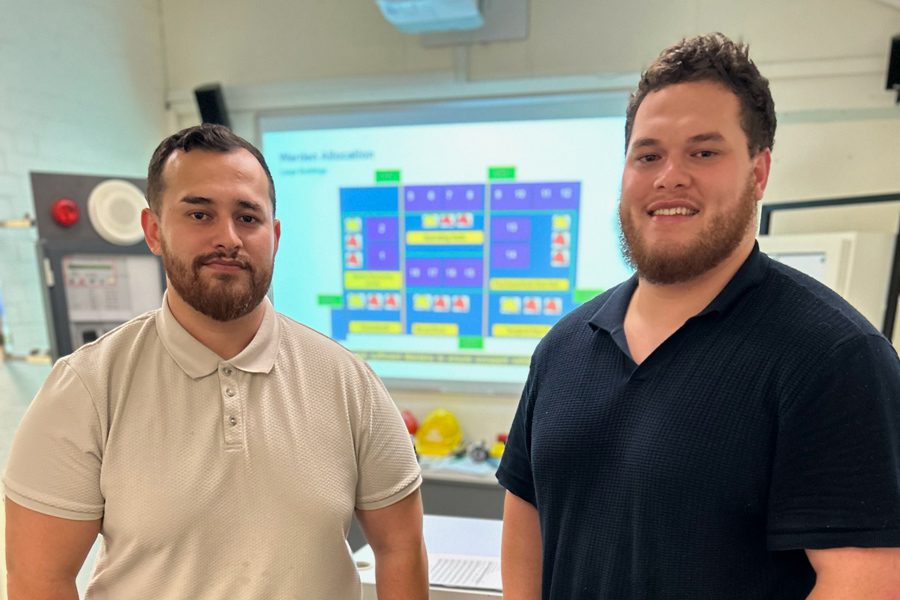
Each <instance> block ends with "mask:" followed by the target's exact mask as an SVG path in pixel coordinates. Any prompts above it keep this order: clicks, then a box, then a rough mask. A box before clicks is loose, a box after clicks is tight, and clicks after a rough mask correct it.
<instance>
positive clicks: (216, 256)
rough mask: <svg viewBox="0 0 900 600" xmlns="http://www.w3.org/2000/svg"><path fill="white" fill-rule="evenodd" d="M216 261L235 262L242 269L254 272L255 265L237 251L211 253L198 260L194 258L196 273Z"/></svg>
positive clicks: (201, 256)
mask: <svg viewBox="0 0 900 600" xmlns="http://www.w3.org/2000/svg"><path fill="white" fill-rule="evenodd" d="M214 260H228V261H231V262H234V263H235V264H237V266H239V267H241V268H242V269H246V270H248V271H251V272H252V271H254V268H253V265H252V264H251V263H250V261H249V260H247V259H246V258H244V257H242V256H240V255H239V254H238V251H237V250H235V251H233V252H210V253H209V254H202V255H200V256H197V257H196V258H194V264H193V267H194V271H198V270H199V269H200V267H202V266H203V265H205V264H206V263H208V262H211V261H214Z"/></svg>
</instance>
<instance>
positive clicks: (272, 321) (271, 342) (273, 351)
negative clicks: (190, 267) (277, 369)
mask: <svg viewBox="0 0 900 600" xmlns="http://www.w3.org/2000/svg"><path fill="white" fill-rule="evenodd" d="M262 304H263V306H264V308H265V312H264V314H263V320H262V323H260V326H259V330H258V331H257V332H256V335H254V336H253V339H252V340H250V343H249V344H247V347H246V348H244V349H243V350H241V352H240V353H239V354H238V355H237V356H235V357H234V358H232V359H231V360H228V361H225V360H224V359H223V358H222V357H221V356H219V355H218V354H216V353H215V352H213V351H212V350H210V349H209V348H207V347H206V346H204V345H203V344H202V343H200V341H199V340H197V338H195V337H194V336H192V335H191V334H190V333H188V332H187V330H186V329H185V328H184V327H182V326H181V323H179V322H178V320H177V319H175V315H173V314H172V310H171V309H170V308H169V302H168V292H167V293H166V294H164V295H163V302H162V308H161V309H160V310H159V313H158V317H157V319H156V331H157V333H158V334H159V338H160V340H161V341H162V344H163V347H165V349H166V351H167V352H168V353H169V355H170V356H171V357H172V360H174V361H175V362H176V363H177V364H178V366H179V367H181V369H182V370H183V371H184V372H185V373H186V374H187V375H188V376H189V377H191V378H192V379H199V378H201V377H205V376H207V375H209V374H211V373H213V372H214V371H216V369H218V368H219V365H221V364H222V363H223V362H227V363H228V364H230V365H231V366H233V367H235V368H236V369H239V370H241V371H246V372H248V373H268V372H269V371H271V370H272V367H273V366H274V365H275V357H276V355H277V353H278V339H279V326H278V319H277V318H276V314H275V309H274V308H273V307H272V303H271V302H269V299H268V298H263V301H262Z"/></svg>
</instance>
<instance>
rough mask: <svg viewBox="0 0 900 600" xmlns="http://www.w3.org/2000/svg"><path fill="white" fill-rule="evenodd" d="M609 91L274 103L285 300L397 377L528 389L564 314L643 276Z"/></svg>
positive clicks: (430, 385) (276, 285) (280, 277)
mask: <svg viewBox="0 0 900 600" xmlns="http://www.w3.org/2000/svg"><path fill="white" fill-rule="evenodd" d="M608 105H609V100H608V99H604V98H600V97H598V96H596V95H589V94H580V95H569V96H563V97H560V96H548V97H536V98H516V99H508V100H465V101H457V102H446V103H431V104H421V105H410V106H404V107H397V106H392V107H383V108H371V109H365V110H354V111H352V112H349V111H333V112H329V113H319V114H311V115H294V116H289V117H277V116H276V117H263V118H262V119H261V120H260V131H261V138H262V148H263V153H264V155H265V157H266V160H267V161H268V163H269V166H270V168H271V171H272V175H273V178H274V180H275V189H276V191H277V196H278V208H277V217H278V218H279V219H280V220H281V223H282V235H281V243H280V247H279V250H278V255H277V258H276V266H275V273H274V278H273V284H272V285H273V298H274V303H275V306H276V307H277V308H278V310H280V311H281V312H283V313H285V314H286V315H288V316H290V317H292V318H293V319H295V320H297V321H299V322H301V323H304V324H306V325H308V326H310V327H312V328H314V329H317V330H318V331H320V332H322V333H324V334H325V335H328V336H330V337H332V338H333V339H335V340H337V341H338V342H340V343H341V344H343V345H344V346H345V347H347V348H348V349H350V350H351V351H353V352H355V353H356V354H358V355H359V356H361V357H362V358H364V359H365V360H367V361H368V362H369V363H370V364H371V365H372V367H373V368H374V369H375V371H376V372H377V373H378V374H379V375H380V376H381V377H382V378H384V379H385V381H386V382H387V383H388V385H395V386H398V385H403V386H406V387H419V388H424V389H451V390H453V389H460V388H468V389H472V386H474V389H477V390H479V391H491V390H498V391H504V390H510V389H521V386H522V385H523V384H524V381H525V378H526V376H527V373H528V365H529V360H530V356H531V353H532V352H533V350H534V348H535V346H536V344H537V342H538V341H539V340H540V338H541V337H542V336H543V335H544V334H545V333H546V332H547V331H548V330H549V329H550V327H551V326H552V325H553V324H554V323H555V322H556V321H557V320H559V318H560V317H561V316H562V315H564V314H565V313H566V312H568V311H570V310H571V309H572V308H573V307H575V306H577V305H578V304H580V303H582V302H584V301H586V300H588V299H590V298H592V297H594V296H595V295H596V294H598V293H599V292H601V291H603V290H605V289H607V288H609V287H610V286H612V285H614V284H616V283H618V282H620V281H622V280H623V279H625V278H627V277H628V276H629V275H630V274H631V270H630V269H629V267H627V266H626V264H625V263H624V261H623V259H622V257H621V254H620V251H619V241H618V239H619V229H618V220H617V216H616V215H617V213H616V210H617V203H618V195H619V182H620V176H621V169H622V162H623V155H624V150H623V146H624V119H623V118H621V117H608V116H603V113H604V112H605V113H606V114H609V106H608ZM623 112H624V111H620V112H618V114H622V113H623Z"/></svg>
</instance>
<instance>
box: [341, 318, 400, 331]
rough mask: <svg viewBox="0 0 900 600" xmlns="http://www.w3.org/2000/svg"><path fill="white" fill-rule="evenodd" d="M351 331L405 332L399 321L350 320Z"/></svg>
mask: <svg viewBox="0 0 900 600" xmlns="http://www.w3.org/2000/svg"><path fill="white" fill-rule="evenodd" d="M348 327H349V330H350V333H403V327H402V326H401V325H400V322H399V321H350V323H349V324H348Z"/></svg>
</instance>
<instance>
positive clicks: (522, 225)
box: [491, 217, 531, 242]
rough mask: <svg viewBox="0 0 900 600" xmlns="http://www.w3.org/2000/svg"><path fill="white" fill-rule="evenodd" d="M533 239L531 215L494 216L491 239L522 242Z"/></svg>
mask: <svg viewBox="0 0 900 600" xmlns="http://www.w3.org/2000/svg"><path fill="white" fill-rule="evenodd" d="M530 239H531V219H530V218H529V217H493V218H492V219H491V240H492V241H496V242H522V241H526V240H530Z"/></svg>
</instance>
